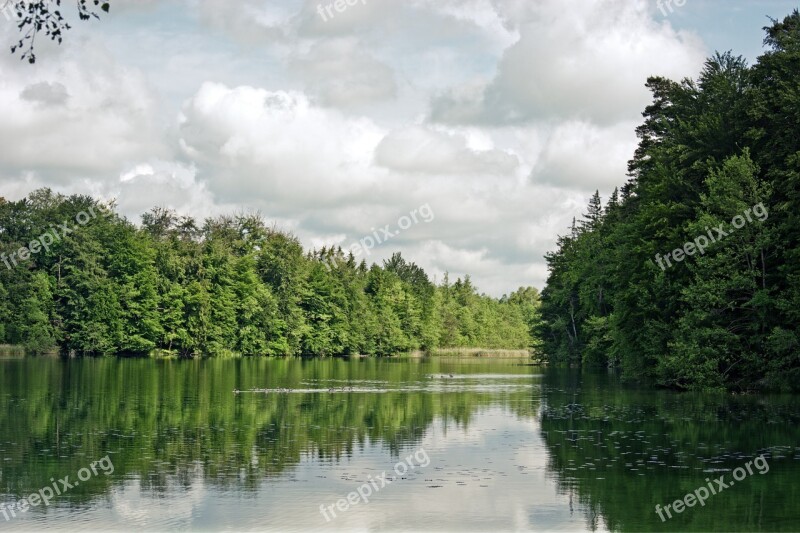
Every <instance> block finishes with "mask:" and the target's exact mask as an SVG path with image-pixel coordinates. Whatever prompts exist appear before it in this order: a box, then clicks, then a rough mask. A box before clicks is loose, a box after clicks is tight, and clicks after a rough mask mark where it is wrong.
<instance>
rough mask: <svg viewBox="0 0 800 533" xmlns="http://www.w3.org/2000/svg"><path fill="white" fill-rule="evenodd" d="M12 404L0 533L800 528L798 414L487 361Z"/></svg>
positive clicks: (70, 374) (66, 368) (134, 371)
mask: <svg viewBox="0 0 800 533" xmlns="http://www.w3.org/2000/svg"><path fill="white" fill-rule="evenodd" d="M0 387H1V388H0V458H1V459H2V462H0V504H2V503H3V502H5V504H6V505H5V507H2V508H0V530H9V531H17V530H37V531H38V530H43V529H49V530H75V529H82V530H87V529H103V530H108V529H116V530H120V529H121V530H134V529H135V530H142V531H147V530H220V529H227V530H280V531H292V530H311V529H314V530H320V529H342V530H424V531H431V530H448V531H450V530H475V531H505V530H565V531H584V530H600V531H602V530H609V529H611V530H615V531H616V530H621V531H642V530H657V531H676V530H681V531H685V530H701V531H703V530H728V531H734V530H739V531H754V530H764V531H774V530H795V531H796V530H800V504H798V502H800V484H798V483H797V479H800V429H798V421H800V402H798V397H797V396H790V395H772V396H755V395H744V396H734V395H730V394H699V393H691V394H688V393H676V392H672V391H663V390H652V389H647V388H637V387H632V386H626V385H624V384H622V383H621V382H620V381H619V379H618V378H617V376H616V375H615V374H613V373H608V372H596V371H593V372H589V371H585V370H584V371H580V370H563V369H545V368H542V367H536V366H529V365H528V361H526V360H514V359H508V360H505V359H484V358H460V359H459V358H439V359H353V360H339V359H315V360H301V359H239V360H198V361H155V360H146V359H73V360H59V359H54V358H28V359H22V358H8V359H0ZM235 390H238V391H240V392H238V393H236V392H234V391H235ZM748 463H749V464H748ZM746 466H747V469H745V467H746ZM742 472H744V473H745V474H744V476H742ZM723 476H724V477H723ZM720 478H721V479H722V482H723V484H724V486H725V488H721V487H720V486H719V485H718V484H717V483H716V481H715V480H717V479H720ZM734 478H736V480H735V481H734ZM711 488H715V490H714V492H716V494H711V493H710V489H711ZM700 489H704V490H705V493H708V496H707V497H705V498H703V496H704V494H705V493H704V492H703V490H700ZM33 493H35V494H36V495H37V497H34V498H30V495H31V494H33ZM687 494H695V495H696V496H697V497H696V498H695V499H703V502H702V505H699V504H697V502H695V505H693V506H691V507H690V506H689V505H688V504H689V503H691V501H692V498H688V499H687V498H685V496H686V495H687ZM21 498H25V499H26V504H27V505H26V504H23V503H22V502H19V500H20V499H21ZM45 498H46V499H47V500H48V501H49V505H47V506H45V505H44V503H43V500H44V499H45ZM37 499H38V500H39V501H38V502H37V501H36V500H37ZM678 499H682V500H684V501H685V502H686V507H685V508H684V509H682V510H681V512H677V511H678V509H680V507H681V505H679V506H677V508H676V506H675V504H674V502H675V501H676V500H678ZM27 500H30V501H27ZM14 502H17V504H18V507H20V508H17V509H16V510H14V507H12V508H11V509H9V506H12V504H14ZM34 503H38V505H36V506H35V507H34V506H33V505H32V504H34ZM656 505H660V506H661V508H662V513H661V514H662V516H663V520H662V518H660V517H659V514H657V513H656ZM667 505H672V508H671V512H670V515H671V518H669V517H667V515H666V514H665V513H664V512H663V508H664V507H665V506H667ZM22 509H26V510H25V512H23V510H22ZM12 515H13V516H12ZM6 517H8V520H6Z"/></svg>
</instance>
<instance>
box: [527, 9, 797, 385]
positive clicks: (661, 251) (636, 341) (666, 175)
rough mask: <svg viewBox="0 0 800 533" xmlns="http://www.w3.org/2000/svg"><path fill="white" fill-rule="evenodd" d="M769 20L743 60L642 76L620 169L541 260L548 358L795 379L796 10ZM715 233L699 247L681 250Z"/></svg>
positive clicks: (671, 374)
mask: <svg viewBox="0 0 800 533" xmlns="http://www.w3.org/2000/svg"><path fill="white" fill-rule="evenodd" d="M765 31H766V38H765V46H766V51H765V53H764V54H763V55H762V56H760V57H759V58H758V60H757V62H756V63H755V64H754V65H752V66H749V65H748V64H747V63H746V61H745V60H744V59H742V58H741V57H735V56H733V55H732V54H731V53H717V54H716V55H715V56H713V57H711V58H710V59H708V60H707V62H706V64H705V67H704V69H703V71H702V73H701V74H700V76H699V78H698V79H697V80H691V79H684V80H682V81H680V82H676V81H672V80H668V79H664V78H661V77H652V78H650V79H648V81H647V87H648V88H649V89H650V90H651V91H652V93H653V101H652V104H651V105H649V106H648V107H647V108H646V109H645V111H644V113H643V116H644V123H643V124H642V125H641V126H640V127H639V128H638V129H637V134H638V137H639V139H640V142H639V146H638V149H637V150H636V152H635V155H634V157H633V159H632V160H631V161H630V163H629V176H630V179H629V180H628V182H627V183H626V184H625V185H624V186H623V187H622V188H621V189H619V190H615V191H614V192H613V194H612V195H611V197H610V198H609V199H608V201H607V203H606V204H605V206H604V205H603V204H602V202H601V199H600V195H599V194H597V193H596V194H595V195H594V196H593V197H592V199H591V200H590V202H589V206H588V209H587V213H586V214H585V215H584V217H583V219H582V220H579V221H574V222H573V225H572V228H571V230H570V232H569V233H568V234H567V235H565V236H562V237H560V238H559V240H558V249H557V250H556V251H554V252H552V253H550V254H548V255H547V263H548V266H549V278H548V281H547V286H546V288H545V289H544V290H543V292H542V309H541V312H542V324H541V327H540V329H539V334H540V335H541V337H542V340H543V342H544V345H545V352H546V353H547V356H548V358H549V360H550V361H552V362H561V363H572V364H582V363H586V364H600V365H610V366H620V367H621V368H622V369H623V372H624V374H625V375H626V376H628V377H631V378H645V379H652V380H655V382H657V383H659V384H661V385H665V386H669V387H675V388H703V389H707V388H735V389H752V388H783V389H789V388H793V389H796V388H797V386H798V385H797V384H798V383H800V356H799V355H798V354H800V351H799V350H798V333H800V332H799V331H798V319H799V318H800V261H799V259H800V224H799V222H800V13H798V11H797V10H795V11H794V13H792V14H791V15H789V16H788V17H786V18H785V19H784V20H782V21H773V23H772V25H771V26H769V27H767V28H765ZM759 205H761V206H762V207H763V212H764V213H765V216H763V217H759V219H758V220H750V221H748V222H747V223H746V224H744V225H743V226H742V227H741V228H739V229H736V230H735V231H729V230H728V229H729V228H730V227H731V226H730V224H731V222H732V221H733V223H734V224H737V223H738V222H740V220H739V219H737V218H736V217H737V216H741V215H744V214H750V213H752V212H757V211H755V210H754V208H755V207H756V206H759ZM766 213H768V216H766ZM749 218H751V219H752V218H753V217H752V216H750V217H749ZM717 228H722V229H723V231H724V233H725V234H726V235H725V236H724V238H721V239H719V240H717V242H713V243H710V244H709V246H707V247H706V248H704V249H703V253H700V250H699V249H697V247H696V246H687V243H697V242H700V243H701V244H702V243H703V241H701V240H700V236H713V237H717V236H718V235H719V233H718V232H717V231H716V229H717ZM706 240H709V239H706ZM715 240H716V239H715ZM667 254H670V255H669V257H670V258H672V259H674V258H675V257H678V258H679V259H680V261H669V265H670V266H669V267H666V262H664V261H663V260H662V261H660V259H663V258H664V256H666V255H667Z"/></svg>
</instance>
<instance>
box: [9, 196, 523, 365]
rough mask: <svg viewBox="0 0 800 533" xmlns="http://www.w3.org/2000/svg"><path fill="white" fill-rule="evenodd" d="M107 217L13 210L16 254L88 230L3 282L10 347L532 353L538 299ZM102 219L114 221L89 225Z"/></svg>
mask: <svg viewBox="0 0 800 533" xmlns="http://www.w3.org/2000/svg"><path fill="white" fill-rule="evenodd" d="M104 207H105V206H102V205H101V204H99V203H98V202H96V201H94V200H92V199H91V198H88V197H84V196H71V197H64V196H61V195H55V194H53V193H52V192H51V191H49V190H47V189H43V190H39V191H35V192H33V193H31V195H30V196H29V197H28V198H27V199H25V200H22V201H20V202H6V201H4V200H3V201H0V235H2V241H0V252H2V253H6V254H11V253H13V252H15V251H17V250H19V248H20V247H22V246H28V245H29V243H30V241H31V239H35V238H36V236H38V235H42V234H44V233H45V232H47V231H48V230H49V229H50V227H51V225H57V224H61V223H62V222H66V223H67V225H68V226H69V227H72V228H73V229H74V231H71V232H69V233H68V234H66V235H64V236H63V238H60V239H58V240H57V241H56V242H54V243H53V244H52V245H51V246H49V247H48V249H47V250H40V252H39V253H36V254H33V255H32V256H31V258H30V259H29V260H28V261H25V262H18V264H16V265H12V264H11V263H9V267H7V268H4V269H1V270H0V342H4V343H9V344H17V345H23V346H25V347H26V348H27V349H28V350H29V351H30V352H36V353H38V352H43V351H47V350H52V349H54V348H60V349H61V350H63V351H65V352H72V353H76V354H87V355H113V354H133V355H136V354H155V353H159V354H165V355H172V356H182V357H198V356H215V357H231V356H239V355H267V356H282V355H310V356H313V355H318V356H331V355H350V354H365V355H393V354H397V353H401V352H409V351H412V350H432V349H435V348H437V347H441V346H443V347H459V346H469V347H482V348H526V347H529V346H531V345H532V341H531V334H530V332H531V331H532V328H533V326H532V324H533V323H535V322H536V321H537V320H538V315H537V312H538V293H537V292H536V290H535V289H530V288H528V289H520V291H518V293H514V294H513V295H512V296H511V297H510V298H505V297H504V298H503V299H501V300H497V299H493V298H489V297H487V296H479V295H478V294H477V292H476V290H475V288H474V287H473V286H472V284H471V282H470V280H469V278H468V277H467V278H466V279H465V280H464V281H461V280H458V281H457V282H456V283H455V284H454V285H453V286H452V287H450V286H444V287H437V286H435V285H434V284H433V283H432V282H431V281H430V279H429V278H428V275H427V274H426V273H425V272H424V271H423V270H422V269H421V268H420V267H418V266H417V265H416V264H414V263H409V262H407V261H406V260H405V259H403V257H402V256H401V255H400V254H395V255H394V256H393V257H392V258H391V259H390V260H388V261H386V262H385V263H384V264H383V265H382V266H379V265H372V266H371V267H368V266H367V265H366V263H363V262H362V263H361V264H356V262H355V260H354V258H353V257H352V256H350V257H348V258H345V257H344V256H343V254H342V252H341V250H336V251H334V250H328V249H322V250H320V251H317V252H314V253H309V254H306V253H304V251H303V248H302V246H301V245H300V243H299V242H298V240H297V239H296V238H294V237H292V236H291V235H286V234H284V233H281V232H278V231H275V230H273V229H270V228H268V227H267V226H266V224H265V223H264V221H263V220H262V219H261V218H260V217H258V216H252V215H240V216H236V217H226V216H222V217H217V218H211V219H208V220H206V221H205V222H204V223H203V225H202V226H198V224H197V223H196V222H195V221H194V220H193V219H191V218H187V217H180V216H178V215H177V214H175V213H173V212H171V211H169V210H165V209H161V208H156V209H153V210H151V211H150V212H148V213H146V214H145V215H143V216H142V225H141V227H136V226H134V225H133V224H131V223H129V222H128V221H126V220H124V219H122V218H120V217H119V216H117V215H114V214H113V212H108V211H107V210H105V211H104ZM91 210H94V212H106V213H108V214H107V215H106V216H99V217H94V218H91V219H90V220H89V221H88V222H87V223H86V224H83V225H77V224H75V222H76V220H77V219H76V217H77V216H78V215H79V214H80V213H86V212H89V211H91ZM6 257H7V256H6ZM4 266H5V265H4ZM445 302H446V305H445ZM445 323H447V327H448V328H450V329H445V327H444V324H445ZM452 332H454V334H453V335H451V333H452Z"/></svg>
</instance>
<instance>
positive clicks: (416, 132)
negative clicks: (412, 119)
mask: <svg viewBox="0 0 800 533" xmlns="http://www.w3.org/2000/svg"><path fill="white" fill-rule="evenodd" d="M375 159H376V162H377V163H378V164H379V165H382V166H385V167H387V168H390V169H393V170H396V171H401V172H402V171H405V172H415V173H416V172H419V173H427V174H510V173H513V172H514V171H515V170H516V168H517V167H518V166H519V159H518V158H517V156H515V155H513V154H510V153H508V152H504V151H501V150H496V149H488V150H475V149H472V148H470V147H469V146H467V138H466V137H465V136H463V135H460V134H458V133H448V132H443V131H436V130H433V129H431V128H428V127H424V126H411V127H406V128H401V129H399V130H396V131H393V132H392V133H390V134H389V135H387V136H386V137H384V139H383V140H382V141H381V143H380V144H379V145H378V147H377V150H376V152H375Z"/></svg>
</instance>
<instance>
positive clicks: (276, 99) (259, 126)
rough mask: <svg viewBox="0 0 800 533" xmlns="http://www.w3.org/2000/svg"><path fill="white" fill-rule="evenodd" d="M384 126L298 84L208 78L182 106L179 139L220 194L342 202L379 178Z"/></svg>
mask: <svg viewBox="0 0 800 533" xmlns="http://www.w3.org/2000/svg"><path fill="white" fill-rule="evenodd" d="M383 135H384V133H383V131H382V130H381V129H380V128H378V127H377V126H376V125H375V124H374V123H373V122H372V121H371V120H369V119H366V118H351V117H346V116H344V115H342V114H341V113H340V112H338V111H336V110H328V109H324V108H321V107H317V106H315V105H313V104H312V103H311V101H310V100H309V99H308V97H307V96H305V95H304V94H303V93H300V92H292V91H268V90H265V89H260V88H255V87H249V86H240V87H235V88H230V87H227V86H225V85H222V84H218V83H206V84H204V85H203V86H202V87H201V88H200V90H199V91H198V92H197V93H196V94H195V95H194V96H193V97H192V98H191V99H189V100H188V101H187V102H186V104H185V105H184V107H183V111H182V116H181V119H180V143H181V145H182V146H183V149H184V152H185V154H186V155H187V157H189V158H190V159H192V160H194V161H196V162H197V163H198V165H199V167H198V168H199V169H200V173H199V177H200V178H201V179H202V180H203V181H204V182H206V183H208V186H209V189H210V190H211V191H212V192H214V194H215V195H217V196H218V197H219V198H220V199H222V200H224V201H230V202H246V203H250V202H252V201H253V200H254V199H258V200H259V201H260V202H261V203H262V204H264V205H268V206H270V207H271V208H273V209H276V210H278V211H282V212H283V211H286V210H288V209H300V206H308V205H310V204H312V205H317V206H330V205H341V202H342V201H344V200H346V199H349V200H350V201H352V199H353V198H358V197H359V195H360V194H363V193H365V192H368V190H369V188H370V187H374V186H375V185H376V180H377V179H379V177H380V176H376V175H374V174H373V173H369V172H367V169H368V167H369V166H370V164H371V160H372V152H373V150H374V148H375V146H376V145H377V144H378V142H379V141H380V139H381V138H382V137H383Z"/></svg>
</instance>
